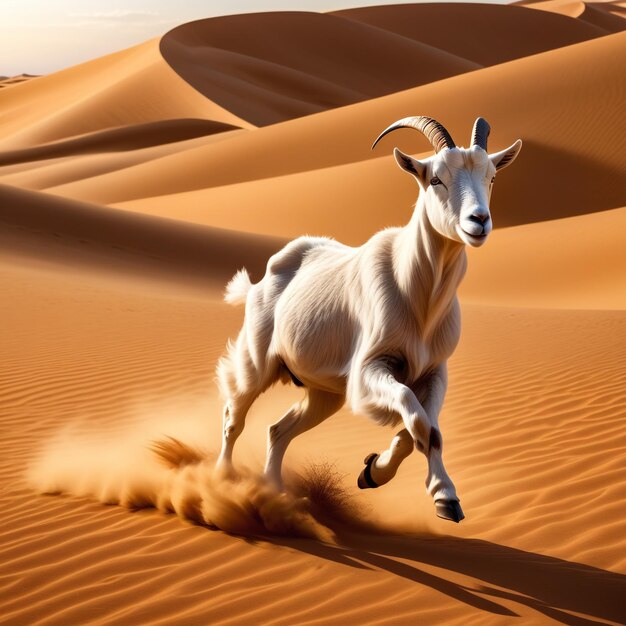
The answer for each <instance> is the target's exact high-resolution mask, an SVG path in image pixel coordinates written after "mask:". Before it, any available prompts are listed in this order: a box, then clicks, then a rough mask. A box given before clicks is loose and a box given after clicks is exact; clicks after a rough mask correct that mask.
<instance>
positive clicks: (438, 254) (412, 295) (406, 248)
mask: <svg viewBox="0 0 626 626" xmlns="http://www.w3.org/2000/svg"><path fill="white" fill-rule="evenodd" d="M466 264H467V259H466V255H465V246H464V245H463V244H462V243H459V242H456V241H452V240H451V239H448V238H447V237H444V236H443V235H441V234H439V233H438V232H437V231H436V230H435V229H434V228H433V226H432V225H431V223H430V220H429V219H428V215H427V212H426V200H425V198H424V195H423V194H420V197H419V199H418V201H417V206H416V207H415V211H414V212H413V217H412V218H411V221H410V222H409V223H408V224H407V225H406V226H405V227H404V228H402V229H401V231H400V233H399V234H398V237H397V239H396V243H395V247H394V273H395V275H396V280H397V283H398V287H399V289H400V291H401V292H402V294H403V295H404V296H405V298H406V301H407V302H408V303H409V305H410V307H411V309H412V311H413V314H414V316H415V320H416V322H417V323H418V325H419V327H420V329H421V332H422V334H423V335H424V336H428V335H430V334H431V333H432V332H433V330H434V329H435V328H436V327H437V325H438V323H439V322H440V321H441V320H442V318H443V317H444V316H445V315H446V314H447V313H448V312H449V310H450V307H451V306H452V303H453V302H454V298H455V296H456V290H457V287H458V285H459V283H460V282H461V279H462V278H463V275H464V274H465V268H466Z"/></svg>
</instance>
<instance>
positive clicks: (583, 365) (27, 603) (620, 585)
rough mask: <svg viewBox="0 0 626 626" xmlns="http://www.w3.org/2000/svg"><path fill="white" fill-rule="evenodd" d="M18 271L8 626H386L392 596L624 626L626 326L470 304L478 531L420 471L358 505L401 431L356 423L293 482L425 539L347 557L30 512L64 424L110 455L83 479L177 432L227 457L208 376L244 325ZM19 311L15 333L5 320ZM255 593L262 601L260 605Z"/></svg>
mask: <svg viewBox="0 0 626 626" xmlns="http://www.w3.org/2000/svg"><path fill="white" fill-rule="evenodd" d="M2 267H3V270H2V282H3V289H4V292H5V293H6V294H7V296H8V297H7V299H6V300H3V310H4V313H3V315H4V317H3V319H8V320H10V329H11V332H10V334H9V335H8V336H7V340H5V342H4V358H5V362H6V363H7V364H10V369H8V370H6V373H5V375H4V376H3V378H2V390H3V391H2V393H3V407H4V418H3V422H2V424H3V426H2V427H3V431H2V434H3V436H2V441H3V444H2V445H3V447H2V462H1V463H0V471H2V473H3V477H4V480H6V481H7V482H6V483H5V484H6V485H7V486H6V487H5V489H4V490H3V493H2V502H3V504H4V505H5V508H6V509H7V510H8V513H7V514H6V515H5V516H4V517H3V520H2V521H1V522H0V528H1V529H2V533H3V535H4V537H5V540H4V541H3V544H2V548H1V549H0V550H1V553H2V559H0V562H1V563H2V565H1V566H0V568H1V571H2V576H3V578H4V580H5V581H6V583H8V587H7V586H5V588H4V590H3V591H2V592H0V597H2V603H3V618H2V619H3V621H5V622H6V621H8V622H9V623H16V622H17V623H27V622H31V621H34V620H35V619H42V618H44V616H50V615H56V616H57V619H58V620H59V621H65V622H68V621H81V620H85V619H87V617H88V616H89V615H93V614H94V612H96V613H97V615H99V616H100V619H102V620H113V621H128V620H129V619H130V620H135V619H140V618H139V616H141V619H142V620H144V621H158V620H159V619H163V616H164V615H166V616H168V619H169V620H172V621H179V620H181V621H184V620H189V619H191V620H198V621H220V620H226V619H230V620H236V621H238V622H239V623H252V622H255V621H256V622H258V621H271V620H272V619H274V618H275V616H276V615H277V614H278V613H279V614H280V615H281V617H284V619H285V621H287V622H289V621H292V622H293V621H301V620H302V619H303V617H302V616H305V615H307V614H308V613H307V612H308V611H309V610H311V609H310V607H311V606H312V605H314V606H315V607H316V609H315V611H314V613H315V616H316V619H318V620H320V619H322V620H323V619H324V616H328V617H329V619H332V616H335V617H336V616H338V615H341V616H342V617H341V619H344V618H345V619H350V620H352V619H362V620H363V621H370V622H379V621H380V622H383V621H384V620H385V619H386V617H385V616H387V615H388V612H389V610H390V609H389V605H388V603H389V598H390V597H394V598H395V600H394V602H393V611H394V616H395V618H394V619H395V620H397V621H398V622H399V623H409V622H411V621H412V620H414V618H415V614H416V611H417V612H418V613H419V614H420V615H421V614H425V615H426V616H428V619H429V620H432V621H433V622H434V623H440V622H442V621H446V622H450V623H460V622H463V621H467V619H468V618H470V617H471V618H472V619H474V620H476V621H477V622H483V623H485V622H489V621H495V622H497V621H498V620H503V619H505V616H511V615H521V616H523V617H524V618H525V619H526V620H527V621H531V622H532V621H539V620H541V619H543V620H545V621H549V620H556V621H563V620H569V621H571V620H573V619H574V617H573V615H572V614H576V615H578V617H577V618H576V619H591V620H609V621H612V622H613V623H615V622H619V621H621V619H622V618H623V605H622V602H621V598H622V597H623V591H624V582H623V577H622V576H619V575H618V574H615V573H611V571H610V570H613V571H615V572H619V571H623V568H624V566H625V564H624V562H623V558H622V557H623V554H624V552H623V550H624V543H623V538H624V536H625V535H624V533H623V521H621V520H622V517H621V515H620V509H621V504H620V502H621V500H620V498H621V496H620V493H621V492H623V488H624V487H623V472H621V471H620V469H619V465H620V463H621V461H620V459H621V451H622V450H623V446H624V444H625V443H626V441H625V440H624V430H623V425H622V420H621V419H620V415H621V414H622V413H623V410H624V409H625V408H626V407H625V406H624V405H623V394H620V392H619V389H620V385H621V381H622V378H623V376H624V372H623V363H625V362H626V359H624V358H623V356H624V355H623V346H624V340H625V339H626V336H625V335H624V333H625V331H626V327H625V326H624V320H623V315H622V314H621V313H606V312H601V311H597V312H588V313H583V312H576V311H573V312H570V313H567V312H559V311H543V312H541V311H532V310H521V309H512V308H509V309H507V308H504V309H503V308H490V307H478V308H477V307H472V306H469V307H468V306H466V307H465V326H464V335H463V340H462V344H461V346H460V349H459V351H458V353H457V354H456V355H455V358H454V363H453V364H452V366H451V371H452V379H451V389H450V396H449V399H448V402H447V405H446V410H445V413H444V416H443V426H442V427H443V431H444V435H445V437H446V458H447V460H448V465H449V469H450V471H451V472H453V474H454V475H455V478H456V480H457V482H458V483H459V488H460V489H461V492H460V493H461V497H462V499H463V503H464V507H465V508H466V511H467V512H468V513H469V515H468V519H467V520H466V522H464V525H461V526H459V527H458V528H449V527H446V528H445V529H444V528H439V527H438V525H437V522H436V520H435V519H434V518H433V513H432V504H431V503H430V502H429V501H428V499H427V497H425V496H424V494H423V487H422V479H421V475H422V474H423V471H424V467H423V465H424V464H423V461H422V460H421V459H417V458H415V459H411V460H410V461H408V462H407V463H406V466H403V468H402V469H401V473H400V474H399V475H398V477H397V478H396V480H395V481H394V482H393V483H392V484H390V485H389V486H388V487H387V488H385V489H380V490H378V491H377V492H376V493H365V492H361V493H357V489H356V487H355V485H354V481H355V478H356V475H357V473H358V471H359V470H360V466H361V464H360V462H361V458H362V456H363V455H364V454H365V453H366V452H368V451H370V450H371V449H379V448H380V447H381V446H383V445H385V443H386V442H387V440H388V439H389V437H390V436H391V433H389V432H388V431H386V430H385V429H380V428H379V427H376V426H375V425H373V424H371V423H369V422H367V421H364V420H363V418H362V417H353V416H351V415H349V414H347V413H346V412H342V413H341V414H340V415H338V416H336V417H335V418H334V419H333V420H330V421H329V422H328V423H326V424H324V425H323V426H321V427H319V428H318V429H316V430H314V431H312V432H311V433H309V434H307V435H305V436H303V437H302V438H300V440H298V441H296V442H294V446H293V449H291V450H290V452H289V455H288V461H287V462H288V465H290V466H294V467H299V466H301V464H303V463H306V462H307V460H311V459H313V460H320V450H323V455H322V457H321V458H322V459H323V460H331V461H334V462H337V463H338V469H339V470H340V471H341V472H343V473H345V479H344V483H345V486H346V489H348V490H349V493H350V497H351V498H352V499H353V500H354V501H355V502H357V503H360V504H361V505H363V506H366V507H368V508H370V510H371V514H373V515H375V516H379V517H380V518H381V519H382V520H383V521H385V522H387V523H392V524H396V525H397V527H398V528H402V529H404V531H406V530H410V535H409V536H405V535H402V536H397V535H390V534H387V535H386V536H384V537H373V536H369V537H360V536H352V537H351V538H350V537H348V538H347V540H346V541H345V542H344V543H343V544H342V546H341V547H333V546H332V545H324V544H319V543H316V542H311V541H307V540H302V539H300V540H295V539H291V540H290V539H284V540H275V541H274V542H271V543H267V542H262V543H260V544H254V543H252V544H250V543H248V542H245V541H242V540H239V539H237V538H233V537H228V536H227V535H223V534H220V533H215V532H210V531H207V530H206V529H204V528H202V527H194V526H190V525H187V524H184V523H181V522H180V520H178V519H175V518H172V517H171V516H170V517H168V516H163V514H162V513H158V512H152V513H151V512H150V511H140V512H137V513H134V514H130V513H129V512H128V511H126V510H124V509H122V508H118V507H101V505H98V504H94V503H92V502H90V501H89V500H81V499H76V498H58V497H41V496H34V495H33V494H32V492H31V491H30V490H29V489H28V488H27V486H26V485H25V483H24V482H23V478H22V477H21V475H22V470H23V468H24V467H27V466H28V464H29V460H30V459H32V458H33V456H34V455H35V454H36V451H37V450H38V449H39V448H40V446H42V445H43V446H45V445H47V444H49V442H50V441H53V440H54V438H55V436H56V434H57V433H58V430H59V428H63V427H64V426H66V425H67V424H72V425H73V426H72V430H70V431H68V434H69V436H70V437H71V436H72V435H73V436H75V437H78V438H79V440H81V438H82V440H86V441H87V442H89V441H92V442H93V441H94V438H97V441H98V443H97V444H96V448H91V447H89V445H87V447H85V448H84V449H85V450H86V451H89V450H91V454H90V455H88V458H87V460H86V461H85V465H84V471H85V472H89V471H94V469H97V463H100V462H101V461H100V460H99V459H100V457H102V459H107V458H111V459H112V461H111V462H115V464H116V467H118V468H119V467H120V465H121V466H122V467H123V466H124V465H123V463H124V459H128V456H123V457H121V458H120V457H119V455H118V454H117V452H116V451H117V450H118V449H119V446H120V444H121V442H125V443H124V450H126V451H127V452H128V450H130V453H131V454H132V456H133V458H137V459H141V458H143V451H144V449H145V448H144V446H145V445H147V444H148V443H149V441H150V440H151V439H153V438H155V437H157V436H159V435H161V436H163V435H174V436H178V437H180V438H182V439H183V440H185V439H186V440H187V441H188V442H189V443H200V442H201V444H202V445H206V446H207V447H209V448H210V449H215V445H216V444H215V442H216V437H217V431H218V428H219V419H218V415H219V404H218V401H217V400H216V398H215V395H214V391H213V389H212V385H211V376H212V364H213V363H214V360H215V358H216V357H217V355H218V354H219V353H220V351H221V350H222V347H223V340H224V338H225V337H226V336H228V335H232V334H233V333H234V332H235V330H236V328H237V325H238V321H239V315H233V312H232V309H227V308H226V307H224V306H223V305H221V304H217V303H215V302H213V301H212V300H211V299H210V298H206V297H205V298H202V299H199V298H197V297H196V298H194V297H191V296H190V295H184V293H181V292H180V290H178V289H176V290H172V288H167V289H166V288H162V289H160V290H159V291H154V290H146V288H145V287H144V288H141V287H138V286H137V284H130V285H128V286H127V284H126V283H119V282H118V283H117V284H113V283H107V282H105V281H94V279H93V275H92V274H90V273H82V272H80V271H78V272H75V273H73V274H72V275H68V273H67V272H65V271H63V272H59V273H57V272H52V273H51V272H50V271H41V270H27V269H25V268H23V267H22V268H19V267H15V266H13V265H12V264H11V263H9V262H7V261H6V259H5V260H4V262H3V266H2ZM24 284H27V285H28V289H26V290H25V289H24V287H23V286H24ZM8 302H10V303H11V308H10V311H17V310H19V311H20V312H21V314H20V315H19V316H11V315H9V316H8V317H7V312H8V311H7V304H6V303H8ZM42 302H45V303H46V306H45V307H41V306H40V304H41V303H42ZM94 329H97V332H94ZM572 342H575V344H576V346H577V347H576V349H575V350H572ZM25 345H28V346H29V355H30V358H29V359H27V360H24V359H23V357H22V355H23V350H24V346H25ZM504 355H507V356H506V357H505V356H504ZM521 372H523V376H522V377H521V378H520V373H521ZM486 379H487V380H489V381H490V384H489V385H488V386H486V387H485V385H484V384H483V383H484V381H485V380H486ZM477 388H481V390H482V391H481V393H480V394H477V393H476V389H477ZM528 390H530V391H531V394H532V397H531V399H529V398H528V396H527V394H525V393H524V391H528ZM592 390H593V391H592ZM597 391H600V392H601V395H600V396H597V398H596V399H595V401H593V402H590V398H591V397H593V393H595V392H597ZM294 395H295V396H296V397H297V392H296V391H294V390H293V388H292V389H291V390H289V389H285V390H284V391H283V390H280V389H277V390H274V391H272V392H271V394H267V395H266V396H265V397H264V398H262V402H261V403H260V404H259V405H258V406H257V407H256V408H255V409H254V410H253V412H252V414H251V415H250V418H249V426H248V429H249V430H247V431H246V434H245V435H244V440H243V441H242V447H241V448H240V451H239V456H238V458H239V459H240V462H243V461H244V459H245V462H246V463H252V464H253V465H254V464H255V463H258V462H260V458H261V449H262V445H263V444H262V439H263V435H264V429H265V426H266V425H267V424H268V423H269V422H271V421H273V420H275V419H276V416H277V414H279V413H280V412H281V411H283V410H284V409H285V408H286V407H287V406H288V405H289V403H290V402H292V401H293V398H294ZM25 403H26V405H27V406H28V407H29V411H28V415H29V416H28V418H27V417H26V416H25V415H24V408H23V407H24V404H25ZM7 429H11V430H7ZM11 433H14V434H13V435H12V434H11ZM17 433H24V434H22V435H19V436H18V437H16V436H15V434H17ZM26 433H28V434H27V435H26ZM199 433H202V435H201V436H200V435H199ZM477 439H478V440H479V441H480V445H477ZM70 440H71V439H70ZM98 446H99V447H98ZM103 448H104V449H103ZM100 450H102V452H100ZM90 458H91V463H90V461H89V459H90ZM94 464H96V465H94ZM91 468H94V469H91ZM598 476H602V477H603V479H602V482H603V485H602V486H600V485H598V479H597V477H598ZM400 502H401V503H402V505H401V506H399V504H398V503H400ZM582 528H584V529H585V531H584V532H581V529H582ZM431 533H434V534H431ZM270 562H271V565H270ZM18 581H21V583H18ZM103 581H106V582H105V583H103ZM547 581H549V583H548V582H547ZM103 584H104V585H105V586H104V587H102V585H103ZM357 588H358V593H357ZM337 589H341V590H342V591H341V592H337V591H336V590H337ZM365 589H366V590H367V594H364V590H365ZM572 589H576V593H572ZM157 590H158V592H157ZM332 590H335V591H332ZM103 594H106V595H105V597H106V602H103V601H102V598H103ZM242 594H246V596H250V595H251V596H252V597H254V598H256V600H255V601H254V602H251V601H249V600H248V601H246V602H242V601H241V596H242ZM18 599H19V600H18ZM385 607H386V608H385ZM181 613H182V615H181ZM311 616H313V614H311Z"/></svg>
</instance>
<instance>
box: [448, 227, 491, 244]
mask: <svg viewBox="0 0 626 626" xmlns="http://www.w3.org/2000/svg"><path fill="white" fill-rule="evenodd" d="M456 232H457V234H458V235H459V237H460V238H461V240H462V241H463V242H464V243H466V244H467V245H469V246H472V247H473V248H478V247H479V246H482V245H483V244H484V243H485V241H487V237H488V236H489V232H490V230H487V229H483V232H482V233H479V234H472V233H468V232H467V231H466V230H465V229H464V228H462V227H461V226H460V225H459V224H457V227H456Z"/></svg>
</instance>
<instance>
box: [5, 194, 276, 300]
mask: <svg viewBox="0 0 626 626" xmlns="http://www.w3.org/2000/svg"><path fill="white" fill-rule="evenodd" d="M0 207H1V208H0V222H1V223H2V225H3V229H2V232H1V234H0V236H1V237H2V239H3V249H4V250H5V252H6V251H11V253H12V254H13V255H16V256H17V257H18V258H20V257H24V256H26V257H29V258H35V259H36V260H42V261H46V262H56V263H63V264H65V265H69V266H74V265H80V264H84V263H88V264H91V265H94V266H95V268H96V269H104V268H107V269H109V270H110V269H111V267H113V266H116V267H117V268H118V271H122V272H124V273H131V272H132V273H134V274H139V275H140V276H143V277H144V278H151V277H152V278H154V275H155V274H156V275H157V276H161V277H166V278H167V277H169V278H170V279H176V280H177V281H179V282H180V281H181V279H182V278H183V277H184V278H185V280H186V281H187V282H189V281H193V280H195V281H200V282H201V283H204V284H205V286H206V285H216V286H218V287H219V288H221V287H222V285H224V284H225V282H226V281H227V280H228V279H229V278H230V277H231V276H232V274H233V273H234V272H235V270H237V269H238V268H239V267H240V266H241V265H246V266H247V267H249V268H250V270H251V271H252V272H254V273H256V275H257V276H259V275H262V273H263V269H264V261H265V260H266V259H267V258H268V257H269V255H270V254H272V253H273V252H274V251H275V250H277V249H278V248H279V247H281V246H282V245H284V242H283V241H281V240H279V239H277V238H271V237H262V236H258V235H256V236H255V235H246V234H243V233H235V232H229V231H224V230H220V229H215V228H211V227H197V226H193V225H190V224H186V223H184V222H180V221H176V220H171V219H163V218H158V217H150V216H146V215H139V214H137V213H130V212H122V211H111V210H109V209H107V208H105V207H99V206H96V205H89V204H86V203H81V202H76V201H72V200H67V199H60V198H57V197H54V196H49V195H47V194H41V193H38V192H33V191H25V190H21V189H16V188H13V187H7V186H4V185H0ZM244 250H245V252H243V251H244Z"/></svg>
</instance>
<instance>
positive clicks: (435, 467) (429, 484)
mask: <svg viewBox="0 0 626 626" xmlns="http://www.w3.org/2000/svg"><path fill="white" fill-rule="evenodd" d="M394 380H395V379H394ZM396 382H397V381H396ZM447 383H448V376H447V368H446V364H445V363H443V364H442V365H440V366H439V367H437V369H436V370H435V371H434V372H432V373H431V374H430V375H429V376H428V377H426V378H423V379H420V381H419V382H418V383H416V384H415V385H412V386H411V387H410V389H411V391H412V392H413V393H414V394H415V398H416V401H417V402H418V404H419V405H420V406H421V407H422V409H423V411H424V412H425V414H426V416H427V418H428V421H429V423H430V430H429V435H428V445H425V446H423V447H420V446H417V447H418V449H419V450H420V451H421V452H423V453H424V455H425V456H426V458H427V460H428V476H427V478H426V489H427V490H428V492H429V493H430V495H431V496H432V498H433V500H434V501H435V507H436V510H437V515H438V516H439V517H442V518H444V519H449V520H451V521H454V522H459V521H461V520H462V519H463V517H464V515H463V512H462V510H461V507H460V504H459V500H458V497H457V495H456V489H455V487H454V483H453V482H452V480H451V479H450V477H449V476H448V473H447V472H446V469H445V467H444V464H443V458H442V447H443V440H442V437H441V432H440V430H439V427H438V422H439V413H440V411H441V407H442V405H443V401H444V398H445V394H446V389H447ZM398 384H400V383H398ZM405 423H406V422H405ZM412 439H413V437H412V435H411V434H410V431H409V430H408V429H407V430H401V431H400V432H399V433H397V435H396V436H395V437H394V439H393V441H392V442H391V445H390V446H389V449H388V450H385V451H384V452H382V453H381V454H380V455H378V454H370V455H368V456H367V457H366V459H365V464H366V467H365V469H364V470H363V471H362V472H361V475H360V476H359V480H358V485H359V487H361V488H362V489H366V488H368V487H378V486H380V485H384V484H385V483H387V482H389V481H390V480H391V479H392V478H393V477H394V476H395V474H396V472H397V471H398V468H399V466H400V464H401V463H402V461H403V460H404V459H405V458H406V457H407V456H408V455H409V454H410V453H411V450H412V445H411V440H412ZM413 440H414V439H413Z"/></svg>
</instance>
